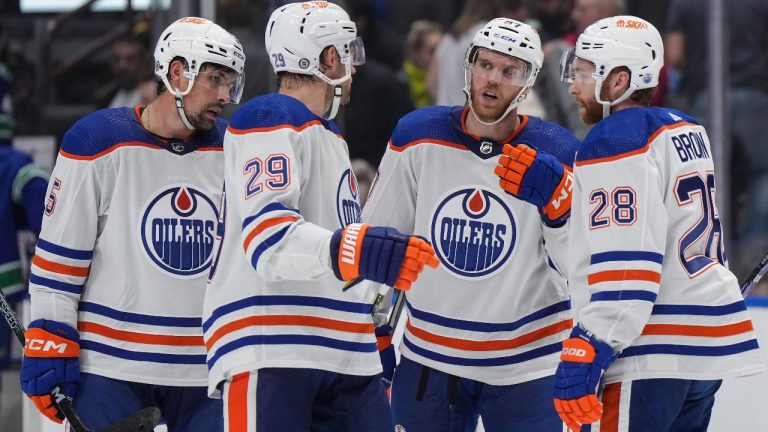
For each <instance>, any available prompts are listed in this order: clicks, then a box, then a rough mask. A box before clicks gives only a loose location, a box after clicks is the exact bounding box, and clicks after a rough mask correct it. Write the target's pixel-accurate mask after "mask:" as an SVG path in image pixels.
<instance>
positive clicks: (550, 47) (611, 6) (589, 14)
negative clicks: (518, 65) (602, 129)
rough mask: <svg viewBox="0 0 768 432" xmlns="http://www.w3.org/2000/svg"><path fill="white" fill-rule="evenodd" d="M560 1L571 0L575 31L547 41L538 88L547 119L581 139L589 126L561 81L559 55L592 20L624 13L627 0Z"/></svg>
mask: <svg viewBox="0 0 768 432" xmlns="http://www.w3.org/2000/svg"><path fill="white" fill-rule="evenodd" d="M551 1H554V0H551ZM558 1H559V2H560V3H561V7H564V6H565V5H567V4H568V3H571V4H572V5H573V11H572V12H571V15H570V19H571V20H572V21H573V27H574V32H572V33H567V34H565V35H563V36H562V37H560V38H558V39H555V40H551V41H549V42H548V43H546V44H544V46H543V47H542V49H543V51H544V66H543V67H542V69H541V73H539V79H538V81H537V82H536V89H537V90H538V93H539V95H540V96H541V99H542V101H543V104H544V107H545V109H546V115H545V117H546V118H547V120H550V121H552V122H555V123H557V124H559V125H561V126H565V127H566V128H568V129H570V130H571V131H572V132H573V133H574V134H576V136H578V137H579V138H580V139H584V137H585V136H586V135H587V132H589V129H590V126H587V125H585V124H584V122H582V121H581V117H580V115H579V109H578V106H577V105H576V102H574V100H573V98H572V97H571V95H569V94H568V87H567V86H564V85H563V83H561V82H560V58H561V57H562V56H563V52H565V51H566V50H567V49H569V48H573V47H574V45H575V43H576V36H578V35H579V34H581V32H583V31H584V29H586V28H587V27H588V26H589V25H590V24H592V23H594V22H596V21H598V20H600V19H602V18H607V17H610V16H616V15H622V14H623V13H624V9H625V3H624V0H576V1H575V2H573V1H572V0H558ZM563 19H566V18H563Z"/></svg>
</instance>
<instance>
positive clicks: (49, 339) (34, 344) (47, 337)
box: [24, 328, 80, 357]
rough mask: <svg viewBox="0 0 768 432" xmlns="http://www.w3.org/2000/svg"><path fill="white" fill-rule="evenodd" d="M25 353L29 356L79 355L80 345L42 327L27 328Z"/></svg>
mask: <svg viewBox="0 0 768 432" xmlns="http://www.w3.org/2000/svg"><path fill="white" fill-rule="evenodd" d="M25 337H26V343H25V344H24V354H25V355H26V356H27V357H79V356H80V345H78V344H73V343H71V341H70V340H69V339H65V338H62V337H59V336H56V335H55V334H53V333H49V332H47V331H45V330H43V329H41V328H31V329H29V330H27V332H26V334H25Z"/></svg>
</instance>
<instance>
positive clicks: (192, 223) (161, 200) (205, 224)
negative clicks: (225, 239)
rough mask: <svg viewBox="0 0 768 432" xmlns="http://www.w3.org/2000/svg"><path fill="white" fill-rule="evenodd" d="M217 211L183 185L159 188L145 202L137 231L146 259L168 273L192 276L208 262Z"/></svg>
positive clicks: (203, 198)
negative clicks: (146, 202) (147, 201)
mask: <svg viewBox="0 0 768 432" xmlns="http://www.w3.org/2000/svg"><path fill="white" fill-rule="evenodd" d="M218 218H219V216H218V211H217V210H216V206H215V205H214V203H213V201H211V199H210V198H208V197H207V196H205V194H203V193H202V192H200V191H199V190H197V189H194V188H192V187H190V186H187V185H176V186H170V187H167V188H165V189H162V190H160V191H159V192H157V193H156V194H155V196H154V197H153V198H151V199H150V200H149V203H148V204H147V205H146V206H145V208H144V211H143V216H142V218H141V223H140V226H139V235H140V237H141V243H142V245H143V246H144V251H145V252H146V256H147V258H148V259H149V261H150V262H151V263H152V264H154V265H155V266H156V267H157V268H158V269H159V270H161V271H162V272H164V273H168V274H169V275H170V276H173V277H176V278H182V279H188V278H195V277H198V276H200V274H201V273H203V272H204V271H206V270H207V269H208V267H209V266H210V265H211V259H212V251H213V240H214V236H215V234H216V221H217V220H218Z"/></svg>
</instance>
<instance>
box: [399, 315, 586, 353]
mask: <svg viewBox="0 0 768 432" xmlns="http://www.w3.org/2000/svg"><path fill="white" fill-rule="evenodd" d="M405 326H406V328H407V329H408V331H409V332H411V334H412V335H414V336H416V337H418V338H419V339H422V340H425V341H427V342H431V343H434V344H437V345H442V346H445V347H449V348H454V349H460V350H465V351H499V350H506V349H512V348H519V347H521V346H523V345H527V344H529V343H531V342H535V341H537V340H539V339H543V338H545V337H547V336H552V335H555V334H558V333H560V332H562V331H565V330H570V329H571V328H572V327H573V320H572V319H567V320H563V321H560V322H557V323H554V324H551V325H548V326H546V327H542V328H540V329H538V330H534V331H532V332H530V333H526V334H523V335H520V336H518V337H516V338H512V339H505V340H492V341H473V340H467V339H458V338H452V337H447V336H440V335H436V334H434V333H431V332H428V331H426V330H424V329H420V328H418V327H416V326H414V325H413V324H412V323H411V320H408V321H407V323H406V325H405Z"/></svg>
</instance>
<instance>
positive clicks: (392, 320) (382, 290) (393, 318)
mask: <svg viewBox="0 0 768 432" xmlns="http://www.w3.org/2000/svg"><path fill="white" fill-rule="evenodd" d="M392 289H393V290H395V292H394V294H393V295H394V296H395V304H394V305H393V306H392V311H391V312H390V313H389V319H388V320H387V325H388V326H389V328H390V333H389V334H390V335H392V334H393V333H394V332H395V327H397V322H398V321H399V320H400V314H401V313H402V312H403V307H404V306H405V292H404V291H401V290H399V289H397V288H392ZM388 290H389V287H388V286H386V285H384V284H382V285H380V286H379V292H378V293H377V294H376V300H374V301H373V308H372V311H373V313H376V312H379V311H380V310H382V309H383V308H384V305H383V303H384V300H385V299H386V298H387V291H388Z"/></svg>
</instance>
